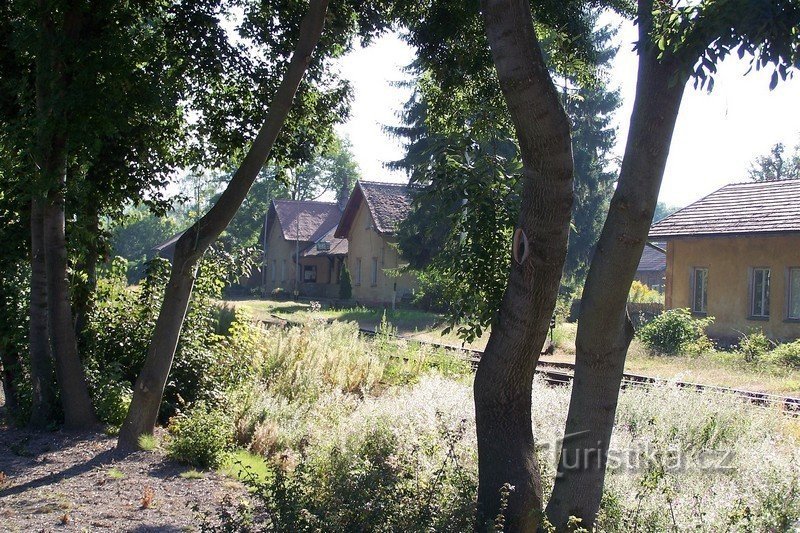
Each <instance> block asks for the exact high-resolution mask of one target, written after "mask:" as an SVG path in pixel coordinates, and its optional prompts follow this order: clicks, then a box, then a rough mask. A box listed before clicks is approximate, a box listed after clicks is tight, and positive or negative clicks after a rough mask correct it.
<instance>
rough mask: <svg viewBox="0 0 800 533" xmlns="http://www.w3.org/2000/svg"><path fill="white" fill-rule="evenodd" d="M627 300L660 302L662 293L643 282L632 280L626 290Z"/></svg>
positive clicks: (662, 298)
mask: <svg viewBox="0 0 800 533" xmlns="http://www.w3.org/2000/svg"><path fill="white" fill-rule="evenodd" d="M628 301H629V302H632V303H661V302H663V301H664V295H663V294H661V293H660V292H658V291H657V290H655V289H651V288H650V287H648V286H647V285H645V284H644V283H642V282H641V281H638V280H634V281H633V283H632V284H631V289H630V291H629V292H628Z"/></svg>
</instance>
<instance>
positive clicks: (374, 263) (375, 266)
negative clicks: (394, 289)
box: [371, 257, 378, 287]
mask: <svg viewBox="0 0 800 533" xmlns="http://www.w3.org/2000/svg"><path fill="white" fill-rule="evenodd" d="M371 280H372V286H373V287H374V286H376V285H377V284H378V258H377V257H373V258H372V278H371Z"/></svg>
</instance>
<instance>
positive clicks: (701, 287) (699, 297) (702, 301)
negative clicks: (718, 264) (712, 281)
mask: <svg viewBox="0 0 800 533" xmlns="http://www.w3.org/2000/svg"><path fill="white" fill-rule="evenodd" d="M692 312H693V313H703V314H705V313H707V312H708V269H707V268H697V267H695V268H694V269H692Z"/></svg>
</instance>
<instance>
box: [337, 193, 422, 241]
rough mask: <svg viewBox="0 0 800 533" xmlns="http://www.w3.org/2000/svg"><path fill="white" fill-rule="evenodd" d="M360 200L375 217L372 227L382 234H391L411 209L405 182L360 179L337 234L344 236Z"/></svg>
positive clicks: (409, 195) (347, 231)
mask: <svg viewBox="0 0 800 533" xmlns="http://www.w3.org/2000/svg"><path fill="white" fill-rule="evenodd" d="M362 201H364V202H366V204H367V208H368V209H369V212H370V215H372V220H374V221H375V231H376V232H378V233H380V234H383V235H393V234H394V233H395V232H396V231H397V226H398V225H399V224H400V222H402V221H403V220H404V219H405V218H406V217H407V216H408V213H409V211H411V194H410V190H409V186H408V185H405V184H402V183H382V182H378V181H362V180H359V181H357V182H356V186H355V188H354V189H353V192H352V194H351V195H350V199H349V200H348V201H347V206H345V208H344V213H343V214H342V221H341V222H340V223H339V228H338V229H337V230H336V233H335V235H336V237H338V238H340V239H343V238H347V235H348V234H349V233H350V229H351V226H352V224H353V221H354V220H355V217H356V213H357V212H358V208H359V206H360V205H361V202H362Z"/></svg>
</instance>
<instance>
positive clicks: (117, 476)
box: [108, 468, 125, 480]
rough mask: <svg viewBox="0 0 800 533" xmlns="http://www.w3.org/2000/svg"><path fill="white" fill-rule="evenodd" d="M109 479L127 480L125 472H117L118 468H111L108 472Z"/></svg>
mask: <svg viewBox="0 0 800 533" xmlns="http://www.w3.org/2000/svg"><path fill="white" fill-rule="evenodd" d="M108 477H109V479H114V480H117V479H125V472H122V471H121V470H117V469H116V468H111V469H109V470H108Z"/></svg>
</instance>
